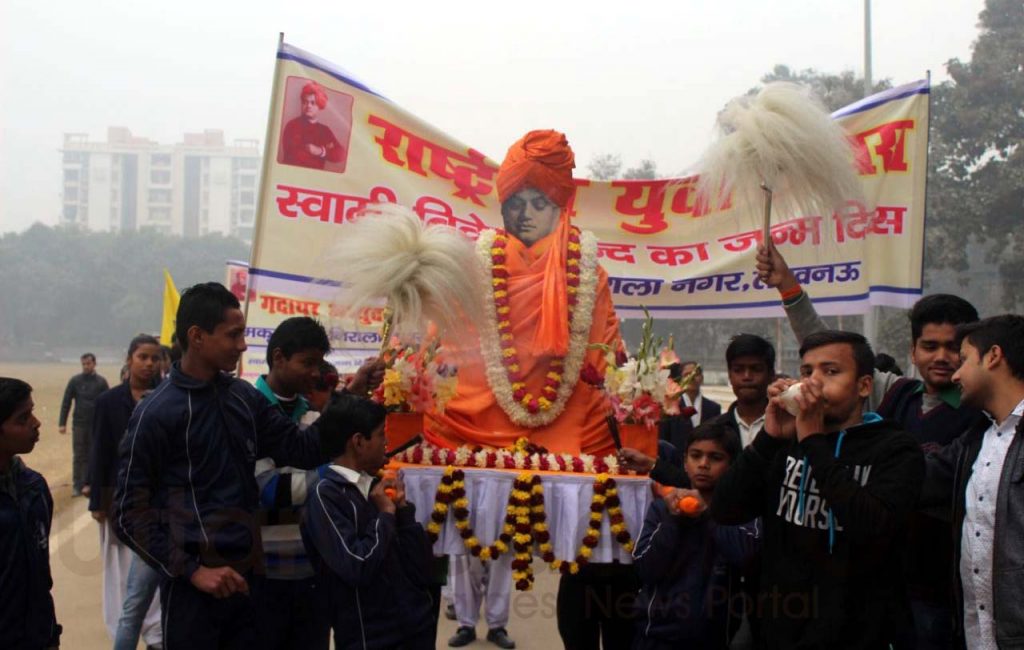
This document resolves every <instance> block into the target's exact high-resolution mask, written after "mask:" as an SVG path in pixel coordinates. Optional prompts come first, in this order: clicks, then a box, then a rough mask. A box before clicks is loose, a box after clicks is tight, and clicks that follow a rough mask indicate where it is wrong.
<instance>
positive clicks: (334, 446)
mask: <svg viewBox="0 0 1024 650" xmlns="http://www.w3.org/2000/svg"><path fill="white" fill-rule="evenodd" d="M386 415H387V411H386V410H385V409H384V407H383V406H381V405H380V404H378V403H377V402H374V401H373V400H371V399H369V398H367V397H358V396H356V395H350V394H348V393H341V394H340V395H335V396H334V398H333V399H332V400H331V402H330V403H329V404H328V405H327V408H325V409H324V412H323V413H321V414H320V419H319V420H317V423H316V425H317V427H318V428H319V429H320V450H321V451H322V452H323V453H324V454H325V455H326V456H327V457H328V458H337V457H338V456H340V455H342V454H343V453H345V448H346V447H347V446H348V441H349V439H350V438H351V437H352V436H354V435H355V434H357V433H361V434H363V435H365V436H366V437H369V436H370V435H371V434H372V433H373V431H374V430H375V429H376V428H377V427H379V426H380V425H381V423H382V422H384V417H385V416H386Z"/></svg>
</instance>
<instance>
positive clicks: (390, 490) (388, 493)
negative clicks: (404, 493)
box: [384, 487, 398, 501]
mask: <svg viewBox="0 0 1024 650" xmlns="http://www.w3.org/2000/svg"><path fill="white" fill-rule="evenodd" d="M384 495H385V496H386V497H387V498H389V499H391V500H392V501H394V500H395V497H396V496H397V495H398V492H396V491H395V488H393V487H386V488H384Z"/></svg>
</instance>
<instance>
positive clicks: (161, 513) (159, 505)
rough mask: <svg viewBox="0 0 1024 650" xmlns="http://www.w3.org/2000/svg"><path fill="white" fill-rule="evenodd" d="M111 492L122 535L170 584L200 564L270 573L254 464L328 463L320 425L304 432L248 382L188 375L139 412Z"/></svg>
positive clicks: (174, 379) (178, 375)
mask: <svg viewBox="0 0 1024 650" xmlns="http://www.w3.org/2000/svg"><path fill="white" fill-rule="evenodd" d="M120 455H121V461H120V466H119V469H118V480H117V489H116V491H115V493H114V504H113V507H114V520H113V523H114V527H115V530H116V531H117V535H118V537H119V538H120V539H121V540H122V541H123V542H124V543H125V544H127V545H128V546H130V547H131V548H132V550H134V551H135V552H136V553H138V554H139V556H140V557H141V558H142V559H143V560H145V561H146V563H148V564H149V565H150V566H152V567H153V568H155V569H156V570H158V571H160V572H161V573H162V574H163V575H165V576H166V577H168V578H174V577H179V576H180V577H185V578H189V577H191V576H192V574H193V573H195V571H196V569H198V568H199V566H200V565H202V566H207V567H220V566H230V567H232V568H234V569H235V570H236V571H238V572H240V573H243V574H244V573H246V572H249V571H255V572H257V573H262V572H263V555H262V549H261V543H260V532H259V523H258V521H257V516H256V511H257V508H258V505H259V489H258V488H257V485H256V479H255V476H254V472H255V462H256V459H257V458H266V457H270V458H273V459H274V461H275V462H276V463H277V464H278V465H290V466H292V467H301V468H311V467H316V466H317V465H320V464H321V463H323V462H325V461H326V460H327V459H326V458H325V457H324V456H323V455H322V454H321V452H320V440H319V432H318V430H317V428H316V426H315V425H314V426H312V427H309V428H307V429H305V430H304V431H299V428H298V426H297V425H296V424H295V423H294V422H292V421H291V420H290V419H288V417H287V416H285V415H284V414H283V413H281V410H280V409H278V408H277V407H275V406H273V405H271V404H270V402H268V401H267V400H266V398H265V397H263V396H262V395H260V393H259V391H257V390H256V389H255V388H254V387H253V386H252V385H251V384H249V383H247V382H245V381H242V380H240V379H236V378H234V377H231V376H230V375H228V374H226V373H221V374H219V375H218V376H217V377H216V378H215V379H214V380H213V381H211V382H204V381H201V380H198V379H195V378H193V377H190V376H189V375H186V374H184V373H183V372H182V371H181V367H180V365H179V364H177V363H176V364H175V365H174V367H173V368H172V369H171V374H170V376H169V377H168V378H167V379H166V380H165V381H164V382H163V383H161V384H160V386H158V387H157V388H156V389H155V390H154V391H153V392H152V393H151V394H150V395H149V396H147V397H146V399H144V400H142V401H141V402H140V403H139V404H138V406H137V407H136V409H135V411H134V412H133V413H132V417H131V420H130V421H129V423H128V431H127V433H126V434H125V436H124V438H123V439H122V440H121V451H120Z"/></svg>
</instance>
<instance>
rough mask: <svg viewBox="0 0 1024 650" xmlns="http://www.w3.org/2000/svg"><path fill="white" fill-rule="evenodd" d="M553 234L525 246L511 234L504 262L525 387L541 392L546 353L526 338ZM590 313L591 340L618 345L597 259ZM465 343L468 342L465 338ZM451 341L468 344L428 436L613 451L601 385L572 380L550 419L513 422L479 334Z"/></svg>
mask: <svg viewBox="0 0 1024 650" xmlns="http://www.w3.org/2000/svg"><path fill="white" fill-rule="evenodd" d="M557 241H558V240H557V238H556V237H555V234H554V233H553V234H552V235H549V236H548V237H545V238H544V239H542V240H540V241H538V242H537V243H535V244H534V245H533V246H532V247H526V246H525V245H523V244H522V243H520V242H519V241H518V240H516V239H514V238H513V237H509V245H508V248H507V261H506V265H507V266H508V269H509V280H508V288H509V289H508V290H509V301H510V303H509V307H510V308H511V309H510V312H511V313H510V320H511V321H512V335H513V336H514V342H515V346H516V350H517V351H518V352H519V365H520V367H521V369H522V371H523V374H524V377H525V382H526V387H527V390H528V391H529V392H530V393H532V394H533V395H539V394H540V392H541V389H542V388H543V386H544V379H545V375H546V374H547V373H548V370H549V368H548V365H549V361H550V357H549V356H534V354H533V353H532V352H531V343H532V342H533V340H534V336H535V334H536V330H537V326H538V324H539V322H540V305H541V293H542V288H543V285H544V282H545V275H544V267H545V262H546V260H547V253H548V250H549V248H550V246H551V244H552V243H554V242H557ZM597 273H598V280H597V286H596V288H595V291H596V296H595V301H594V316H593V322H592V324H591V326H590V335H589V341H588V342H589V343H603V344H606V345H609V346H612V347H613V348H616V347H617V346H618V345H619V344H620V343H619V340H620V339H619V321H618V318H617V317H616V316H615V309H614V307H613V305H612V296H611V291H610V290H609V288H608V274H607V273H606V272H605V270H604V269H602V268H601V267H600V266H598V267H597ZM466 343H470V344H469V345H466ZM452 347H456V348H459V349H461V350H465V351H468V352H469V353H471V354H464V355H463V358H461V359H460V365H459V384H458V392H457V394H456V396H455V397H454V398H452V399H451V400H450V401H449V402H448V404H447V406H446V407H445V410H444V413H428V414H427V418H426V422H425V424H426V432H425V437H426V439H427V441H428V442H430V443H431V444H433V445H438V446H443V447H457V446H459V445H470V446H473V445H481V446H484V447H508V446H511V445H512V444H513V443H515V441H516V439H518V438H521V437H526V438H529V439H530V441H531V442H533V443H535V444H538V445H541V446H543V447H545V448H547V449H548V451H551V452H556V453H568V454H579V453H581V452H582V453H586V454H598V455H601V456H603V455H606V454H610V453H613V452H614V445H613V443H612V439H611V434H610V433H609V431H608V426H607V424H606V422H605V416H606V415H607V413H608V405H607V402H606V399H605V397H604V394H603V392H602V391H601V390H599V389H597V388H594V387H593V386H590V385H589V384H586V383H584V382H582V381H577V383H576V387H575V390H574V391H573V393H572V396H571V397H570V398H569V400H568V401H567V402H566V404H565V410H563V411H562V413H561V415H559V416H558V418H556V419H555V420H554V422H552V423H551V424H549V425H547V426H542V427H536V428H530V427H524V426H520V425H517V424H515V423H514V422H512V421H511V420H510V419H509V417H508V416H507V415H506V414H505V411H504V410H502V408H501V406H500V405H499V404H498V403H497V401H496V400H495V398H494V394H493V393H492V392H491V387H490V385H489V384H488V383H487V375H486V372H485V368H484V360H483V356H482V355H481V353H480V345H479V341H473V342H463V345H457V344H456V345H453V346H452ZM584 361H585V362H589V363H591V364H592V365H593V366H594V367H596V368H597V369H598V370H599V371H600V372H601V373H602V374H603V373H604V366H605V362H604V354H603V352H601V351H599V350H590V351H588V352H587V353H586V356H585V357H584Z"/></svg>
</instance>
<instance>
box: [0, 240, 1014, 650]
mask: <svg viewBox="0 0 1024 650" xmlns="http://www.w3.org/2000/svg"><path fill="white" fill-rule="evenodd" d="M758 273H759V274H760V276H761V279H762V281H763V282H765V283H766V284H768V285H769V286H773V287H777V288H778V289H779V290H780V292H781V294H782V295H783V297H784V306H785V309H786V312H787V315H788V316H789V319H790V321H791V324H792V326H793V329H794V333H795V334H796V336H797V339H798V341H799V342H800V369H799V377H798V378H797V379H788V378H779V377H777V376H776V359H775V351H774V349H773V347H772V346H771V344H770V343H768V342H767V341H765V340H764V339H762V338H760V337H757V336H753V335H747V334H741V335H738V336H736V337H734V338H733V339H732V341H731V342H730V344H729V346H728V349H727V352H726V362H727V367H728V377H729V382H730V384H731V386H732V389H733V392H734V394H735V397H736V399H735V401H734V402H733V403H732V404H731V406H730V407H729V408H728V409H727V411H726V412H724V413H715V412H714V410H715V409H714V407H713V406H712V403H711V402H710V401H709V400H706V399H705V398H704V397H703V396H702V395H701V392H700V382H701V380H702V379H703V377H702V373H701V371H700V368H699V367H695V364H682V368H681V369H680V370H681V373H682V374H684V375H686V376H688V377H691V378H693V380H694V381H692V382H691V385H690V387H689V388H690V390H689V391H688V393H687V394H686V396H685V397H684V398H683V400H684V403H683V404H682V406H683V407H684V408H683V412H682V414H681V415H680V416H678V418H679V419H678V420H677V421H674V422H667V423H665V425H664V426H663V427H662V432H661V434H662V436H661V437H662V440H661V443H660V446H659V453H658V457H657V458H651V457H648V456H645V455H644V454H642V453H640V452H638V451H636V450H632V449H623V450H622V451H621V452H620V458H621V461H622V463H623V465H624V466H625V467H627V468H630V469H634V470H637V471H638V472H641V473H649V474H650V476H651V478H652V489H654V490H655V492H654V494H655V496H654V498H653V500H652V503H651V505H650V507H649V508H648V510H647V512H646V515H645V517H644V520H643V525H642V528H641V530H639V531H634V532H635V533H637V542H636V546H635V549H634V552H633V564H632V565H621V566H615V567H613V568H614V576H613V578H614V580H615V581H617V582H618V583H621V585H625V586H624V587H623V588H622V589H620V590H619V591H625V592H627V593H628V595H629V596H630V599H629V607H627V608H626V611H619V610H621V608H619V610H617V611H619V613H618V614H612V615H611V616H610V617H607V616H606V617H605V619H606V620H597V619H596V618H588V617H586V616H582V615H579V614H578V613H574V612H575V610H574V609H573V608H574V607H575V605H576V603H575V602H572V603H570V602H569V601H570V600H572V601H576V600H580V599H583V600H586V599H591V598H592V597H593V596H594V593H597V587H596V585H598V584H601V585H603V584H604V582H602V581H605V582H606V581H607V580H608V579H609V577H608V576H605V575H604V574H601V575H597V574H595V575H593V576H590V575H588V576H580V577H579V578H576V579H575V580H576V582H574V583H573V584H569V585H565V584H562V585H560V592H561V591H562V590H565V594H566V597H565V598H563V597H562V596H563V594H562V593H560V594H559V598H558V604H559V609H560V611H559V623H560V625H559V631H560V634H561V636H562V639H563V643H564V645H565V647H566V648H595V649H596V648H598V647H599V646H600V644H601V639H602V637H603V645H604V647H606V648H617V647H629V646H632V647H633V648H637V649H659V648H677V647H693V648H728V647H757V648H953V647H964V646H966V647H969V648H1015V647H1024V607H1022V606H1021V605H1020V604H1019V603H1020V598H1019V596H1020V594H1021V593H1024V517H1022V516H1021V514H1020V513H1021V512H1022V511H1024V510H1022V509H1024V490H1022V488H1021V486H1022V485H1024V450H1022V445H1021V442H1020V437H1019V435H1020V428H1021V419H1022V416H1024V317H1022V316H1017V315H1004V316H996V317H993V318H987V319H984V320H979V319H978V315H977V313H976V311H975V310H974V308H973V307H972V306H971V305H970V304H969V303H968V302H966V301H965V300H963V299H962V298H959V297H956V296H949V295H933V296H927V297H925V298H923V299H921V300H920V301H919V302H918V303H917V305H916V306H915V307H914V309H913V310H912V311H911V314H910V324H911V335H912V348H911V361H912V363H913V365H914V367H915V369H916V371H917V373H916V374H917V375H918V376H919V377H920V378H919V379H910V378H904V377H901V376H899V375H898V374H896V373H893V372H886V371H880V370H877V369H876V367H875V366H876V356H875V355H874V353H873V351H872V349H871V347H870V345H869V344H868V342H867V341H866V340H865V339H864V338H863V337H862V336H860V335H859V334H855V333H851V332H843V331H834V330H828V329H826V328H825V327H824V325H823V323H822V321H821V319H820V318H818V316H817V314H816V313H815V311H814V308H813V304H812V302H811V298H810V296H808V295H807V294H806V293H805V292H804V291H803V290H802V289H801V288H800V287H799V285H798V284H797V282H796V279H795V277H794V276H793V274H792V273H791V272H790V271H789V269H788V268H787V266H786V263H785V260H784V259H783V258H782V256H781V255H779V253H778V252H777V251H776V250H775V249H774V247H771V246H769V247H767V248H762V249H761V250H760V252H759V255H758ZM244 331H245V319H244V316H243V313H242V311H241V309H240V307H239V303H238V300H237V299H236V298H235V297H234V296H233V295H232V294H231V292H229V291H228V290H227V289H225V288H224V287H222V286H221V285H219V284H215V283H208V284H200V285H196V286H194V287H192V288H190V289H189V290H187V291H186V292H185V293H184V294H183V295H182V297H181V303H180V307H179V310H178V314H177V340H178V343H179V345H180V348H181V351H182V356H181V359H180V361H178V362H176V363H175V364H174V365H173V366H172V367H171V368H170V370H169V372H168V373H167V376H166V377H165V378H163V380H162V381H159V383H158V384H157V385H156V386H155V388H152V389H151V390H149V389H148V387H147V390H146V391H144V392H143V393H139V392H138V390H136V391H135V392H131V393H130V395H129V397H127V398H125V399H128V400H129V401H127V402H126V404H128V411H129V412H130V418H129V419H128V420H127V422H126V423H125V425H124V426H123V431H120V430H119V431H118V432H117V433H116V436H115V437H116V439H115V440H114V441H113V443H111V442H110V441H107V442H106V443H104V444H106V447H104V449H106V450H107V451H105V452H103V454H105V455H106V457H107V459H106V462H107V465H108V467H113V468H114V470H110V469H107V470H106V471H105V472H104V473H103V474H102V475H103V476H107V475H109V474H111V472H112V471H113V474H114V475H115V476H116V478H113V479H112V478H109V477H108V478H104V479H102V480H101V479H100V475H101V473H99V472H97V485H98V486H99V485H100V483H102V484H103V487H104V497H103V498H102V499H99V500H95V502H96V503H97V504H101V505H97V506H96V510H97V511H100V512H101V513H102V516H98V517H97V519H98V520H101V522H107V523H108V525H109V526H110V528H111V530H112V532H113V533H114V534H115V535H116V536H117V538H118V539H119V540H120V542H121V543H123V544H124V545H126V546H127V547H128V548H130V549H131V551H132V552H133V553H134V554H136V555H137V556H138V558H140V561H141V562H142V563H144V565H145V567H147V569H148V570H150V571H151V572H152V574H153V576H154V578H153V581H154V584H156V583H159V604H160V607H161V610H162V615H161V631H162V639H160V641H159V644H161V645H162V647H163V648H165V649H167V650H172V649H178V648H189V649H196V648H198V649H203V648H242V647H245V648H260V647H266V648H317V649H319V648H327V647H328V643H329V638H330V635H331V633H332V632H333V637H334V644H335V647H337V648H408V649H414V648H433V647H435V644H436V643H437V641H436V639H435V636H436V629H437V617H438V614H439V609H440V608H439V602H438V600H439V599H438V596H437V593H438V585H439V584H440V582H443V580H441V581H440V582H439V580H438V576H437V575H436V573H437V571H436V569H437V567H438V562H437V560H436V558H434V557H433V555H432V553H431V546H430V543H429V541H428V539H427V536H426V533H425V531H424V529H423V527H422V526H421V525H420V524H418V523H417V521H416V517H415V509H414V506H413V504H412V503H410V502H409V501H407V499H406V498H405V492H404V487H403V485H402V482H401V480H400V479H398V478H385V479H383V480H381V479H379V478H377V475H378V472H379V470H380V469H381V468H382V467H383V466H384V464H385V463H386V455H385V453H386V444H385V439H384V432H383V427H384V419H385V411H384V409H383V408H382V407H381V406H379V405H377V404H375V403H374V402H372V401H370V400H369V399H367V398H366V397H365V395H367V393H368V391H369V390H370V389H372V388H373V387H375V386H376V385H377V384H378V383H379V382H380V381H381V379H382V375H383V366H382V364H381V363H380V362H379V361H376V360H374V361H368V362H367V363H366V364H364V365H363V366H362V367H361V368H360V369H359V371H358V372H357V373H356V374H355V376H354V377H353V378H351V380H350V381H349V382H347V383H344V382H342V387H341V389H340V390H339V389H338V388H337V386H338V384H339V381H338V376H337V373H336V372H335V371H334V370H333V368H332V367H330V366H329V364H325V362H324V355H325V354H326V353H327V352H328V351H329V347H330V346H329V342H328V338H327V335H326V333H325V332H324V329H323V327H322V326H321V325H320V324H319V323H317V322H316V321H314V320H312V319H309V318H304V317H300V318H293V319H289V320H287V321H285V322H284V323H282V324H281V325H280V326H279V327H278V328H277V329H276V330H275V332H274V334H273V336H272V338H271V340H270V341H269V342H268V343H269V344H268V352H267V368H268V372H267V374H266V375H264V376H262V377H260V378H259V380H258V381H257V383H256V385H255V386H253V385H251V384H249V383H247V382H244V381H242V380H240V379H237V378H235V377H234V376H232V374H231V373H232V372H233V371H234V370H235V369H236V368H237V366H238V361H239V357H240V355H241V353H242V352H243V351H244V350H245V349H246V344H245V337H244ZM136 343H137V342H136V341H133V347H132V348H131V349H130V352H129V371H130V364H131V361H132V354H133V353H132V351H133V350H135V349H137V348H138V345H136ZM143 344H148V343H147V342H143ZM154 344H155V342H154ZM140 345H141V344H140ZM153 349H154V350H156V349H157V348H155V347H154V348H153ZM155 354H156V353H155V352H154V353H153V355H154V356H155ZM85 361H86V359H84V358H83V368H85V365H86V364H85V363H84V362H85ZM91 361H92V364H91V365H92V368H94V366H95V359H94V358H93V359H92V360H91ZM152 363H156V361H155V359H154V360H153V361H152ZM92 368H90V369H86V372H84V373H83V375H81V376H78V377H76V378H75V379H74V380H73V381H72V384H73V385H69V395H70V399H68V398H66V399H65V404H66V405H68V404H70V401H71V400H76V420H75V422H76V425H75V426H76V427H78V426H79V424H81V423H79V422H78V420H79V419H80V418H79V417H78V415H79V411H81V410H82V408H83V405H85V404H86V401H87V399H88V398H91V399H93V400H95V398H96V397H97V395H98V393H97V395H92V392H96V391H95V390H93V388H96V387H98V386H99V384H98V381H97V379H96V378H90V377H89V376H88V375H89V374H90V372H92V373H94V370H92ZM161 374H162V373H161ZM140 376H143V377H145V374H142V375H140ZM139 381H141V380H138V379H137V378H136V379H133V378H132V376H131V374H130V372H129V377H128V382H129V383H130V384H131V382H135V384H139ZM796 383H799V384H800V385H799V387H798V388H795V389H792V388H791V387H792V386H793V385H794V384H796ZM94 384H95V386H94ZM135 384H132V386H134V387H135V388H140V386H141V384H139V386H136V385H135ZM115 390H116V389H115ZM125 390H127V389H125ZM108 401H109V400H108ZM99 402H100V403H101V404H102V403H104V399H103V398H102V397H101V399H100V400H99ZM33 407H34V404H33V401H32V389H31V387H30V386H29V385H28V384H26V383H24V382H22V381H20V380H18V379H12V378H0V557H2V561H0V639H3V645H4V647H11V648H32V649H35V648H51V647H56V646H58V645H59V644H60V633H61V626H60V625H58V624H57V619H56V615H55V612H54V607H53V600H52V598H51V596H50V588H51V586H52V581H51V578H50V569H49V553H48V539H49V535H50V524H51V519H52V514H53V513H52V509H53V507H52V499H51V497H50V493H49V490H48V488H47V486H46V482H45V480H44V479H43V478H42V477H41V476H40V475H39V474H38V473H36V472H33V471H32V470H31V469H29V468H28V467H26V466H25V464H24V462H23V461H22V460H21V456H22V455H24V454H27V453H29V452H30V451H31V450H32V448H33V446H34V445H35V443H36V442H37V441H38V439H39V435H40V432H39V427H40V424H39V421H38V419H36V417H35V416H34V415H33ZM86 408H87V409H88V408H89V406H88V405H87V407H86ZM66 411H67V409H66V408H65V409H62V422H63V419H64V418H65V417H66V415H67V413H66ZM315 413H319V417H318V418H317V417H316V416H315V415H313V414H315ZM97 421H98V415H97ZM83 422H84V420H83ZM91 424H92V421H90V423H89V425H90V426H91ZM106 428H109V427H106ZM117 428H119V429H120V428H121V427H117ZM79 430H81V429H76V431H79ZM76 435H77V434H76ZM115 448H116V458H114V455H115V452H114V451H112V450H113V449H115ZM95 453H99V452H95ZM94 460H95V459H94ZM77 466H78V465H77V463H76V467H77ZM76 476H79V475H76ZM79 480H81V481H82V482H81V484H80V483H78V482H76V486H75V487H76V489H79V488H81V487H83V486H84V485H85V483H84V478H82V477H81V476H79V478H76V481H79ZM107 484H112V485H107ZM620 573H621V574H622V575H619V574H620ZM609 576H611V574H609ZM563 582H564V581H563ZM602 593H606V594H610V593H611V591H609V590H605V591H604V592H602ZM570 596H571V597H570ZM599 599H600V596H598V600H599ZM563 601H564V602H563ZM146 604H148V603H146ZM562 610H564V611H562ZM609 611H610V610H609ZM563 618H564V619H565V621H566V625H564V626H563V625H562V622H563ZM140 624H141V621H140ZM502 630H503V627H502ZM135 634H136V635H137V634H138V626H136V628H135ZM453 640H456V639H454V638H453ZM470 640H472V639H470ZM489 640H491V641H492V642H494V643H495V644H497V645H499V646H501V647H514V644H513V643H512V642H511V640H509V639H508V637H507V635H505V636H504V637H503V640H502V641H503V643H499V642H498V641H496V640H494V639H492V638H490V637H489ZM467 642H468V641H467ZM509 644H511V645H509ZM152 645H156V644H155V643H154V644H152ZM453 645H455V644H453Z"/></svg>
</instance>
